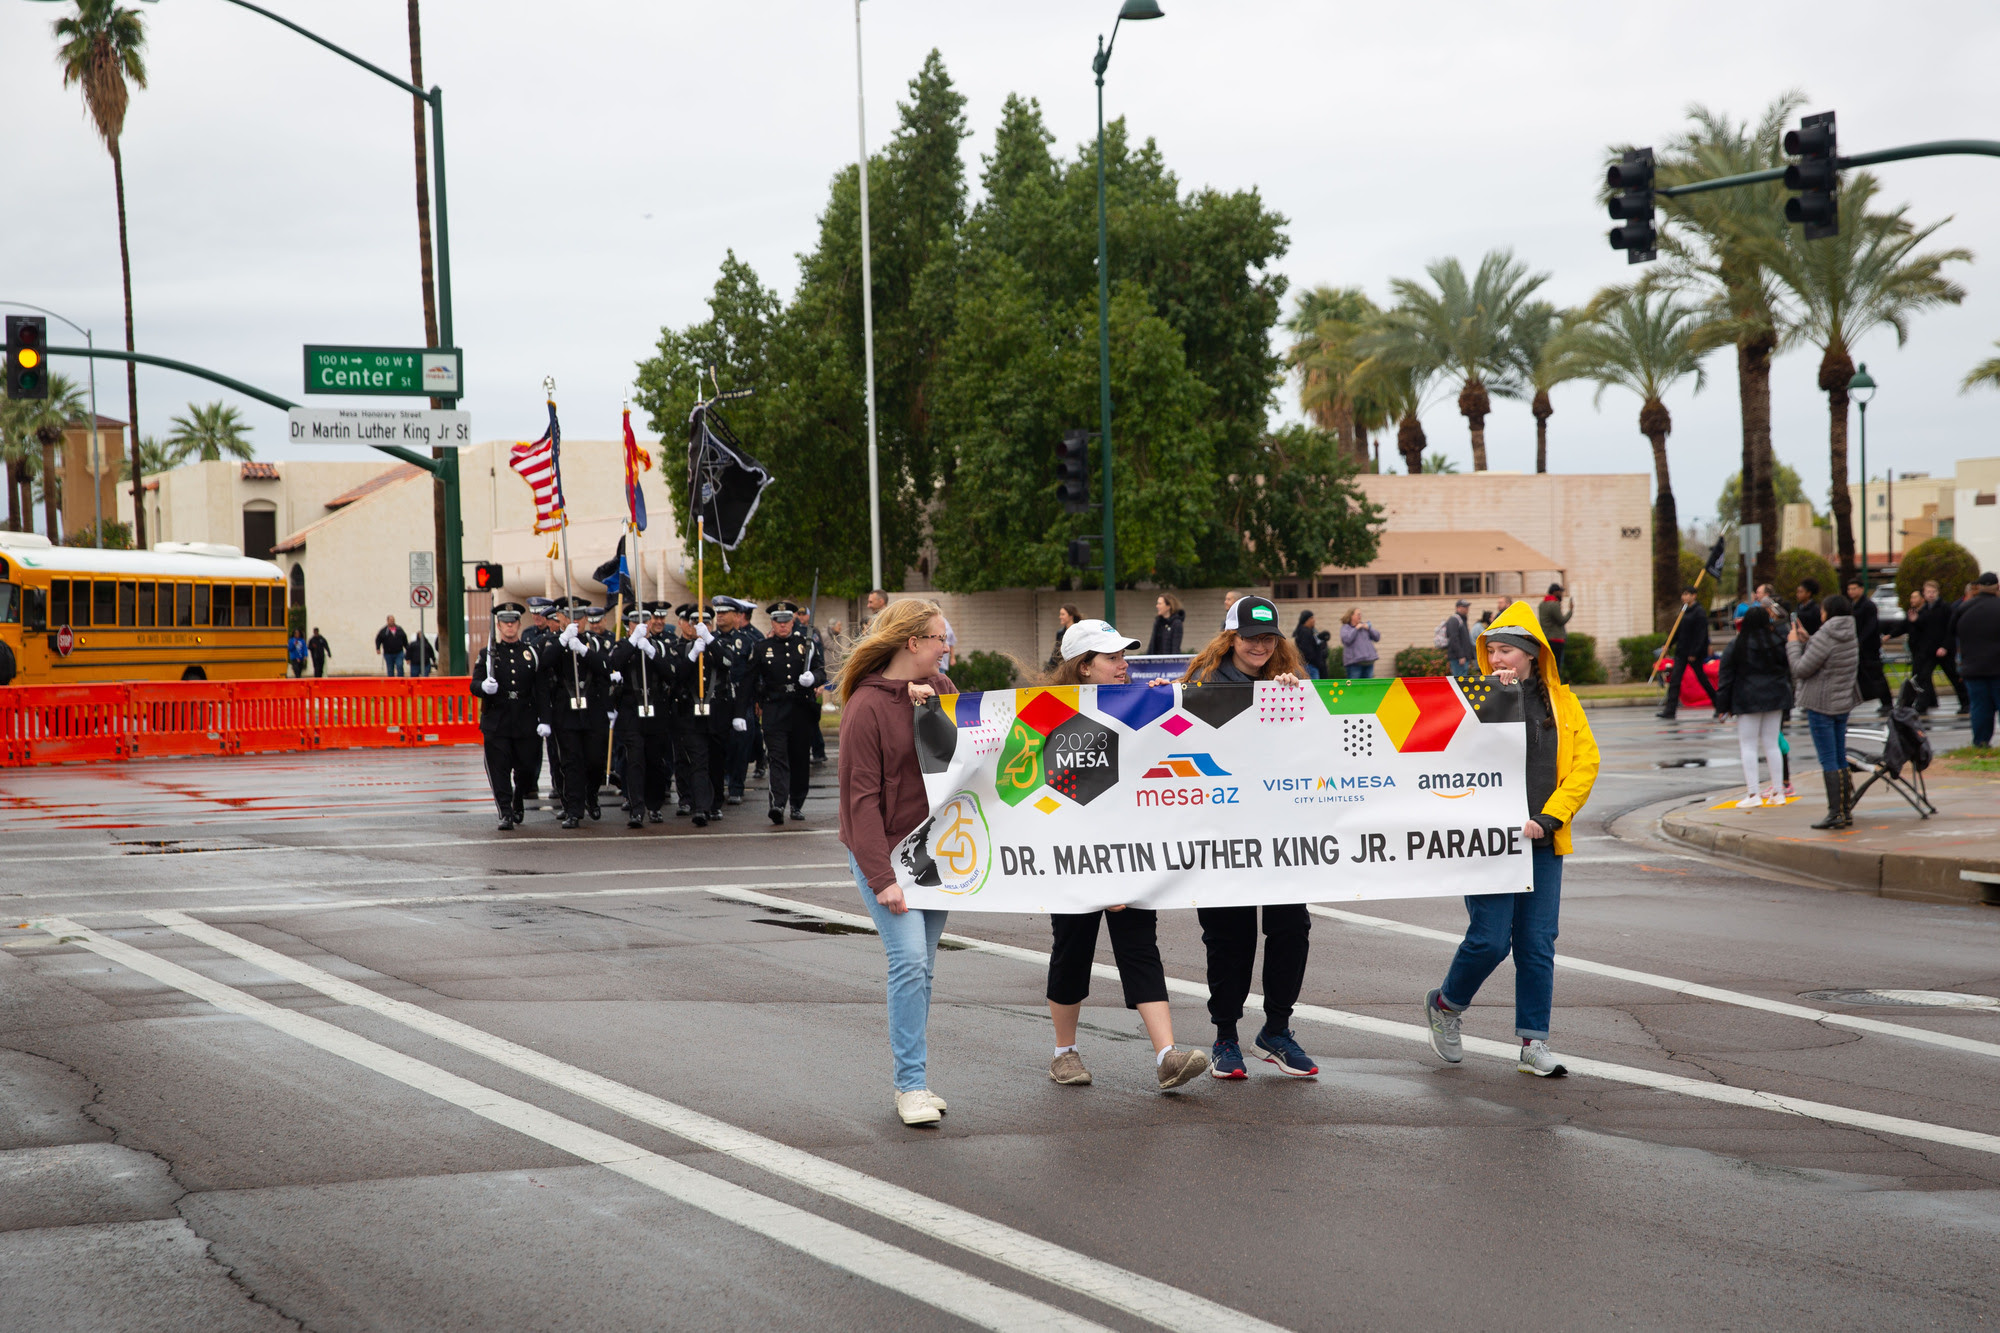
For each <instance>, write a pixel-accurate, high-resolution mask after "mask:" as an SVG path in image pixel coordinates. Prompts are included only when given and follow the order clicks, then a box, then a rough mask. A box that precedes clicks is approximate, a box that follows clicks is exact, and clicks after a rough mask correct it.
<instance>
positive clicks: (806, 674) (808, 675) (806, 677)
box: [799, 671, 813, 689]
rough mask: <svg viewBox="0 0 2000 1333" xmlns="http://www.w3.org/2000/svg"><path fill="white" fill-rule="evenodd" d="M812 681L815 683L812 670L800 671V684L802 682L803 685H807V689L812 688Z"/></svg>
mask: <svg viewBox="0 0 2000 1333" xmlns="http://www.w3.org/2000/svg"><path fill="white" fill-rule="evenodd" d="M812 683H813V673H812V672H810V671H801V672H799V684H801V685H803V686H805V687H806V688H807V689H811V688H812Z"/></svg>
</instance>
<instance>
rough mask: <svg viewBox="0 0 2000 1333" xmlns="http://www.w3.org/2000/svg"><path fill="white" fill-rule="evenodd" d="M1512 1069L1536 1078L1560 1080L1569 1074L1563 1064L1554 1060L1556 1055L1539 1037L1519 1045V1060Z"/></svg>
mask: <svg viewBox="0 0 2000 1333" xmlns="http://www.w3.org/2000/svg"><path fill="white" fill-rule="evenodd" d="M1514 1068H1516V1069H1518V1070H1520V1071H1521V1072H1522V1073H1523V1074H1533V1075H1535V1076H1536V1077H1537V1078H1561V1077H1563V1075H1565V1074H1567V1073H1569V1070H1568V1069H1566V1068H1565V1067H1564V1066H1563V1062H1562V1061H1560V1060H1558V1059H1556V1053H1555V1052H1554V1051H1552V1050H1550V1049H1549V1044H1548V1043H1547V1042H1545V1041H1543V1040H1542V1039H1541V1038H1539V1037H1537V1038H1535V1039H1534V1040H1532V1041H1524V1042H1522V1043H1521V1059H1520V1062H1519V1063H1518V1064H1516V1065H1515V1066H1514Z"/></svg>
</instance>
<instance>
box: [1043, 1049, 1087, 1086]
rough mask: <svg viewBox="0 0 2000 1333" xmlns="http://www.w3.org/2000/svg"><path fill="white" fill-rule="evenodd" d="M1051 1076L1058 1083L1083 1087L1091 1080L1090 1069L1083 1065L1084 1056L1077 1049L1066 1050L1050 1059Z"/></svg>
mask: <svg viewBox="0 0 2000 1333" xmlns="http://www.w3.org/2000/svg"><path fill="white" fill-rule="evenodd" d="M1049 1077H1050V1078H1052V1079H1054V1080H1055V1081H1056V1082H1058V1083H1066V1084H1069V1085H1071V1086H1073V1087H1082V1086H1083V1085H1084V1084H1086V1083H1088V1082H1090V1071H1089V1070H1088V1069H1085V1068H1084V1067H1083V1057H1082V1056H1080V1055H1078V1054H1077V1053H1076V1052H1075V1051H1064V1052H1063V1053H1062V1054H1061V1055H1058V1056H1057V1057H1056V1058H1055V1059H1053V1060H1051V1061H1049Z"/></svg>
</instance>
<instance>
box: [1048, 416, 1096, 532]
mask: <svg viewBox="0 0 2000 1333" xmlns="http://www.w3.org/2000/svg"><path fill="white" fill-rule="evenodd" d="M1056 498H1057V499H1059V500H1061V501H1062V507H1063V512H1064V513H1065V514H1081V513H1084V512H1085V511H1087V510H1088V509H1089V508H1090V432H1089V431H1087V430H1066V431H1064V432H1063V437H1062V443H1060V444H1058V445H1057V446H1056Z"/></svg>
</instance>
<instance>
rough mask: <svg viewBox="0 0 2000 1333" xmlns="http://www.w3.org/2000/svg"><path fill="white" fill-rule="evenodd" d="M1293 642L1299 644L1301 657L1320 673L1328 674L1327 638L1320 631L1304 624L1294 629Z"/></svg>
mask: <svg viewBox="0 0 2000 1333" xmlns="http://www.w3.org/2000/svg"><path fill="white" fill-rule="evenodd" d="M1292 642H1293V643H1295V644H1297V645H1298V649H1299V657H1300V658H1301V659H1303V660H1304V662H1305V664H1306V665H1307V666H1309V667H1311V668H1312V669H1313V670H1315V671H1317V672H1319V674H1320V675H1322V676H1324V675H1325V674H1326V640H1325V639H1323V638H1321V637H1320V634H1319V631H1318V630H1315V629H1310V628H1308V627H1306V626H1304V625H1301V626H1299V627H1298V628H1297V629H1295V630H1293V631H1292Z"/></svg>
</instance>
